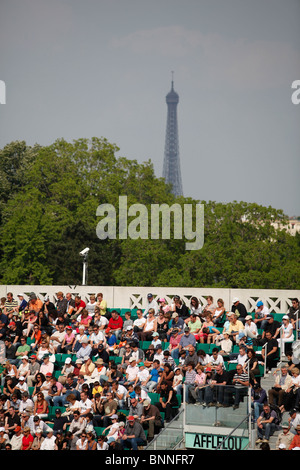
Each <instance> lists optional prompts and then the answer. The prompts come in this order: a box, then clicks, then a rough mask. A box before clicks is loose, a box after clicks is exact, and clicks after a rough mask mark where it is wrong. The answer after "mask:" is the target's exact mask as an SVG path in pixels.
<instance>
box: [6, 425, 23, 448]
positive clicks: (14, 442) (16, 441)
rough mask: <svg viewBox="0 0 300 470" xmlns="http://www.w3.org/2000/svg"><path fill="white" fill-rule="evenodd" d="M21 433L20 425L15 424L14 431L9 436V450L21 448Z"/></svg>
mask: <svg viewBox="0 0 300 470" xmlns="http://www.w3.org/2000/svg"><path fill="white" fill-rule="evenodd" d="M22 440H23V433H22V429H21V426H16V427H15V430H14V433H13V434H12V435H11V437H10V441H9V442H10V445H11V450H21V448H22Z"/></svg>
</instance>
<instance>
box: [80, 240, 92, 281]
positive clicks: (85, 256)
mask: <svg viewBox="0 0 300 470" xmlns="http://www.w3.org/2000/svg"><path fill="white" fill-rule="evenodd" d="M89 251H90V249H89V248H85V249H84V250H82V251H81V252H80V253H79V254H80V256H82V257H83V270H82V285H83V286H86V283H87V268H88V262H87V260H88V254H89Z"/></svg>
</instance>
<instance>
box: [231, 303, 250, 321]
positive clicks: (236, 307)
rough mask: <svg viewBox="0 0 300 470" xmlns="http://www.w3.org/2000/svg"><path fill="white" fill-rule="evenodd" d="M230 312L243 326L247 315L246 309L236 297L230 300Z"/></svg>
mask: <svg viewBox="0 0 300 470" xmlns="http://www.w3.org/2000/svg"><path fill="white" fill-rule="evenodd" d="M231 312H233V313H234V314H235V315H236V316H237V318H238V319H239V320H240V321H241V322H242V323H243V324H245V321H246V320H245V318H246V316H247V314H248V312H247V309H246V307H245V305H244V304H242V303H241V302H240V299H239V298H238V297H234V298H233V299H232V307H231Z"/></svg>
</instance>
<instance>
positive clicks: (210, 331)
mask: <svg viewBox="0 0 300 470" xmlns="http://www.w3.org/2000/svg"><path fill="white" fill-rule="evenodd" d="M218 334H220V332H219V330H218V329H217V328H216V327H215V324H214V322H213V320H212V315H211V314H208V315H206V317H205V321H204V322H203V324H202V328H201V330H200V331H199V335H198V336H199V341H200V343H207V344H210V343H213V342H214V339H215V337H216V336H217V335H218Z"/></svg>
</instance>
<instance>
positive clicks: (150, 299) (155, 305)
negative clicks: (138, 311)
mask: <svg viewBox="0 0 300 470" xmlns="http://www.w3.org/2000/svg"><path fill="white" fill-rule="evenodd" d="M150 308H153V309H154V315H155V316H156V315H157V314H158V311H159V306H158V303H157V302H156V300H155V299H154V297H153V294H151V293H150V292H149V294H148V295H147V304H146V307H145V310H144V317H146V316H147V315H148V312H149V310H150Z"/></svg>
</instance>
